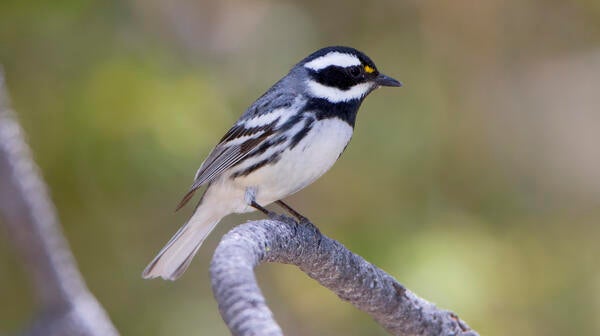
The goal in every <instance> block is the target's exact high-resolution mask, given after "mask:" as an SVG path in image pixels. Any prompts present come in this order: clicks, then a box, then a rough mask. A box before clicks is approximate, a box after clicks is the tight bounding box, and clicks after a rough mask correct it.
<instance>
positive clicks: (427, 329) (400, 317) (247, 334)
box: [210, 217, 478, 336]
mask: <svg viewBox="0 0 600 336" xmlns="http://www.w3.org/2000/svg"><path fill="white" fill-rule="evenodd" d="M263 262H280V263H284V264H293V265H296V266H298V267H299V268H300V269H301V270H302V271H303V272H305V273H306V274H308V275H309V276H310V277H311V278H313V279H315V280H317V281H318V282H319V283H320V284H321V285H323V286H325V287H327V288H329V289H330V290H331V291H333V292H334V293H336V294H337V295H338V296H339V297H340V298H341V299H343V300H345V301H348V302H350V303H351V304H353V305H354V306H355V307H357V308H358V309H360V310H362V311H365V312H366V313H368V314H369V315H371V316H372V317H373V318H374V319H375V320H376V321H377V322H378V323H379V324H380V325H381V326H382V327H384V328H385V329H386V330H387V331H388V332H390V333H391V334H393V335H402V336H408V335H436V336H437V335H447V336H450V335H462V336H477V335H478V334H477V332H475V331H474V330H472V329H471V328H469V326H467V324H466V323H465V322H463V321H462V320H460V319H459V318H458V316H457V315H456V314H454V313H452V312H449V311H446V310H442V309H439V308H437V307H436V306H435V305H433V304H432V303H430V302H427V301H426V300H424V299H421V298H420V297H418V296H417V295H415V294H414V293H412V292H411V291H410V290H408V289H406V288H405V287H403V286H402V285H401V284H399V283H398V282H397V281H396V280H394V278H392V277H391V276H390V275H389V274H387V273H386V272H384V271H382V270H381V269H379V268H377V267H376V266H374V265H373V264H371V263H369V262H367V261H365V260H364V259H363V258H362V257H360V256H358V255H356V254H354V253H352V252H351V251H349V250H348V249H347V248H346V247H344V246H343V245H342V244H340V243H339V242H337V241H335V240H333V239H331V238H328V237H326V236H324V235H322V234H321V232H319V230H318V229H317V228H316V227H315V226H314V225H313V224H311V223H302V224H296V223H295V222H294V221H292V220H290V219H289V218H286V217H281V218H280V219H278V220H260V221H253V222H249V223H246V224H243V225H240V226H237V227H235V228H234V229H233V230H231V231H230V232H229V233H228V234H226V235H225V236H224V237H223V239H222V240H221V242H220V243H219V246H218V247H217V249H216V251H215V254H214V256H213V259H212V263H211V267H210V273H211V280H212V288H213V292H214V295H215V298H216V299H217V302H218V304H219V310H220V312H221V315H222V317H223V319H224V320H225V323H226V324H227V326H228V327H229V329H230V330H231V332H232V334H233V335H235V336H242V335H243V336H251V335H253V336H257V335H261V336H276V335H283V333H282V331H281V328H280V327H279V326H278V325H277V323H276V322H275V320H274V319H273V313H272V312H271V310H270V309H269V307H268V306H267V304H266V302H265V298H264V296H263V295H262V293H261V291H260V289H259V287H258V284H257V283H256V278H255V277H254V272H253V269H254V267H256V266H257V265H259V264H260V263H263Z"/></svg>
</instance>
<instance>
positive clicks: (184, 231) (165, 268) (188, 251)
mask: <svg viewBox="0 0 600 336" xmlns="http://www.w3.org/2000/svg"><path fill="white" fill-rule="evenodd" d="M201 208H202V207H198V208H197V209H196V212H195V213H194V215H192V217H191V218H190V219H189V220H188V222H187V223H186V224H185V225H184V226H183V227H182V228H181V229H179V231H177V233H175V235H174V236H173V238H171V240H169V242H168V243H167V245H165V247H163V248H162V250H160V252H158V255H157V256H156V257H155V258H154V260H152V261H151V262H150V264H148V266H147V267H146V269H144V272H143V273H142V277H143V278H144V279H152V278H157V277H161V278H163V279H165V280H177V279H178V278H179V277H180V276H181V275H182V274H183V273H184V272H185V270H186V269H187V268H188V266H189V265H190V263H191V261H192V259H193V258H194V255H196V252H198V249H199V248H200V245H202V242H203V241H204V239H206V237H207V236H208V234H209V233H210V232H211V231H212V230H213V229H214V227H215V226H216V225H217V224H218V223H219V221H220V220H221V217H218V218H215V216H211V215H210V211H206V210H208V209H201Z"/></svg>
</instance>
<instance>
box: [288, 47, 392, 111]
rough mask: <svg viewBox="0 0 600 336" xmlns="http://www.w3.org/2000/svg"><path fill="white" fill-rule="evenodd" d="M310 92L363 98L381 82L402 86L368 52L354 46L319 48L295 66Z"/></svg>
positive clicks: (318, 95) (343, 98)
mask: <svg viewBox="0 0 600 336" xmlns="http://www.w3.org/2000/svg"><path fill="white" fill-rule="evenodd" d="M295 69H297V71H298V72H300V73H301V74H302V77H303V82H304V83H303V84H304V85H305V89H306V92H307V94H308V95H310V96H312V97H314V98H321V99H326V100H328V101H330V102H332V103H339V102H346V101H352V100H362V99H363V98H365V97H366V96H367V95H368V94H369V93H370V92H371V91H373V90H375V89H376V88H378V87H380V86H402V83H400V82H399V81H397V80H395V79H393V78H391V77H388V76H386V75H384V74H382V73H380V72H379V70H377V67H376V66H375V63H373V61H372V60H371V59H370V58H369V57H368V56H367V55H365V54H364V53H362V52H360V51H358V50H356V49H354V48H350V47H327V48H323V49H320V50H317V51H315V52H314V53H312V54H311V55H309V56H308V57H306V58H305V59H304V60H302V61H301V62H300V63H298V64H297V65H296V67H295Z"/></svg>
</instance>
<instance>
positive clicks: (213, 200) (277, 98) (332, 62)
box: [142, 46, 402, 280]
mask: <svg viewBox="0 0 600 336" xmlns="http://www.w3.org/2000/svg"><path fill="white" fill-rule="evenodd" d="M382 86H388V87H400V86H402V83H401V82H399V81H397V80H396V79H394V78H392V77H389V76H386V75H384V74H382V73H380V72H379V71H378V69H377V67H376V66H375V63H373V61H372V60H371V59H370V58H369V57H368V56H367V55H365V54H364V53H363V52H361V51H358V50H356V49H354V48H351V47H343V46H331V47H325V48H322V49H319V50H317V51H315V52H313V53H312V54H310V55H309V56H307V57H306V58H304V59H303V60H301V61H300V62H299V63H297V64H296V65H295V66H294V67H292V68H291V70H290V71H289V73H288V74H287V75H286V76H284V77H283V78H281V79H280V80H279V81H278V82H276V83H275V84H274V85H273V86H272V87H271V88H270V89H268V90H267V91H266V93H264V94H263V95H262V96H261V97H260V98H258V99H257V100H256V101H255V102H254V103H253V104H252V105H251V106H250V107H249V108H248V109H247V110H246V111H245V112H244V113H243V114H242V115H241V117H240V118H239V119H238V120H237V121H236V122H235V124H234V125H233V127H231V129H230V130H229V131H227V132H226V133H225V135H224V136H223V137H222V138H221V140H220V141H219V143H218V144H217V145H216V146H215V148H214V149H213V150H212V151H211V152H210V154H209V155H208V156H207V158H206V159H205V160H204V162H203V163H202V164H201V166H200V168H199V169H198V171H197V172H196V175H195V177H194V182H193V184H192V186H191V187H190V189H189V191H188V192H187V194H186V195H185V196H184V197H183V199H182V200H181V202H180V203H179V205H178V206H177V210H179V209H180V208H181V207H183V206H184V205H185V204H186V203H187V202H188V201H189V200H190V199H191V198H192V196H193V195H194V193H195V192H196V191H197V190H198V189H199V188H201V187H202V186H205V185H206V186H207V187H206V189H205V191H204V194H203V196H202V197H201V199H200V201H199V203H198V205H197V206H196V208H195V210H194V213H193V215H192V216H191V217H190V219H189V220H188V221H187V223H186V224H185V225H184V226H182V227H181V228H180V229H179V230H178V231H177V232H176V233H175V235H174V236H173V237H172V238H171V240H169V242H168V243H167V244H166V245H165V246H164V247H163V248H162V250H160V252H159V253H158V255H157V256H156V257H155V258H154V259H153V260H152V261H151V262H150V264H149V265H148V266H147V267H146V269H145V270H144V271H143V273H142V277H143V278H146V279H149V278H157V277H161V278H163V279H165V280H176V279H178V278H179V277H180V276H181V275H182V274H183V273H184V272H185V270H186V269H187V268H188V266H189V265H190V263H191V261H192V259H193V257H194V255H195V254H196V253H197V251H198V249H199V248H200V246H201V245H202V243H203V241H204V240H205V239H206V237H207V236H208V235H209V233H210V232H211V231H212V230H213V229H214V227H215V226H216V225H217V224H218V223H219V221H220V220H221V219H222V218H223V217H225V216H227V215H229V214H232V213H247V212H252V211H256V210H258V211H261V212H263V213H265V214H267V215H269V216H272V215H273V214H274V213H273V212H271V211H269V210H267V209H266V208H265V206H267V205H269V204H271V203H276V204H278V205H279V206H281V207H283V208H284V209H285V210H287V211H288V212H290V213H291V214H292V215H294V216H295V217H296V218H297V219H298V221H299V222H301V221H304V220H306V217H304V216H303V215H301V214H300V213H299V212H297V211H295V210H294V209H293V208H292V207H290V206H289V205H287V204H286V203H285V202H283V199H284V198H285V197H287V196H289V195H292V194H294V193H296V192H297V191H299V190H301V189H303V188H305V187H306V186H308V185H309V184H311V183H313V182H314V181H315V180H316V179H318V178H319V177H321V175H323V174H324V173H325V172H327V171H328V170H329V169H330V168H331V167H332V166H333V164H334V163H335V162H336V161H337V159H338V158H339V157H340V156H341V154H342V153H343V152H344V150H345V149H346V146H347V145H348V143H349V142H350V138H351V137H352V134H353V131H354V125H355V121H356V115H357V113H358V109H359V107H360V105H361V103H362V102H363V100H364V99H365V97H366V96H367V95H368V94H369V93H371V92H372V91H373V90H375V89H377V88H379V87H382Z"/></svg>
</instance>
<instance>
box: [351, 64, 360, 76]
mask: <svg viewBox="0 0 600 336" xmlns="http://www.w3.org/2000/svg"><path fill="white" fill-rule="evenodd" d="M360 69H361V67H359V66H353V67H351V68H350V70H349V72H350V75H352V77H358V76H360V74H361V71H360Z"/></svg>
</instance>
